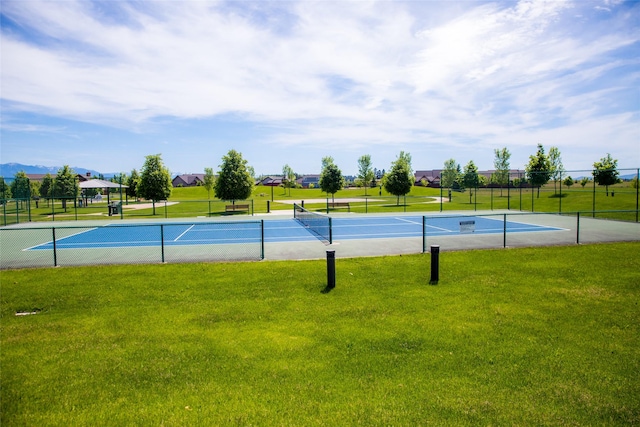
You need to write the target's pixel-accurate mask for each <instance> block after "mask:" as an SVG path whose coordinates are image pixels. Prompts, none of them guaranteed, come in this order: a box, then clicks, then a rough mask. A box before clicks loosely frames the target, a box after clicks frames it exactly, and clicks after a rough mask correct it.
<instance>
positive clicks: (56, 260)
mask: <svg viewBox="0 0 640 427" xmlns="http://www.w3.org/2000/svg"><path fill="white" fill-rule="evenodd" d="M51 232H52V234H53V266H54V267H57V266H58V253H57V252H56V228H55V227H51Z"/></svg>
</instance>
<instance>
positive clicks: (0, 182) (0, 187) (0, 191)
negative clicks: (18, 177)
mask: <svg viewBox="0 0 640 427" xmlns="http://www.w3.org/2000/svg"><path fill="white" fill-rule="evenodd" d="M0 198H1V199H2V200H7V199H10V198H11V187H10V186H8V185H7V183H6V182H4V178H2V177H0Z"/></svg>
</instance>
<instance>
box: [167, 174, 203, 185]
mask: <svg viewBox="0 0 640 427" xmlns="http://www.w3.org/2000/svg"><path fill="white" fill-rule="evenodd" d="M176 179H180V180H182V181H183V182H184V183H185V184H187V185H191V184H193V183H194V182H196V181H200V182H204V174H203V173H185V174H182V175H178V176H176V177H175V178H173V181H175V180H176Z"/></svg>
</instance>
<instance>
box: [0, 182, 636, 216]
mask: <svg viewBox="0 0 640 427" xmlns="http://www.w3.org/2000/svg"><path fill="white" fill-rule="evenodd" d="M609 190H610V193H609V195H607V193H606V191H605V188H603V187H596V189H595V192H594V189H593V187H592V186H587V187H585V188H582V187H580V186H577V185H574V186H573V187H572V188H571V189H567V188H566V187H563V189H562V197H560V188H559V187H558V188H554V186H553V184H547V185H546V186H545V187H543V188H542V191H541V192H540V195H539V196H538V193H537V189H536V190H533V191H532V190H531V189H528V188H523V189H518V188H516V189H513V188H512V189H510V190H509V191H507V189H502V191H501V190H500V189H498V188H495V189H491V188H482V189H479V190H478V191H477V192H476V191H475V190H473V192H472V195H471V198H470V197H469V193H470V191H469V190H467V191H465V192H463V193H457V192H453V193H452V198H451V201H449V198H448V191H447V190H446V189H444V190H442V192H441V190H440V189H438V188H427V187H420V186H415V187H413V188H412V190H411V192H410V193H409V194H408V195H407V197H406V198H405V197H401V198H400V199H398V198H396V197H395V196H392V195H390V194H388V193H386V192H385V191H384V190H381V189H379V188H369V189H367V190H366V195H365V189H363V188H350V189H344V190H341V191H338V192H337V193H336V194H335V195H334V197H335V198H336V200H340V199H343V200H344V199H360V200H361V201H352V202H350V211H351V212H357V213H386V212H439V211H440V210H442V211H460V210H483V211H484V210H499V209H511V210H518V211H528V212H563V213H567V212H577V211H580V212H592V211H594V210H595V211H606V213H599V214H598V216H599V217H605V218H611V219H619V220H625V221H636V219H637V214H636V212H635V211H636V209H637V198H638V193H637V190H636V189H634V188H632V187H631V184H630V183H629V182H623V183H620V184H616V185H614V186H611V187H610V188H609ZM611 192H613V193H614V194H613V195H612V194H611ZM380 193H381V194H380ZM594 195H595V200H594ZM441 196H443V198H444V201H443V202H442V203H440V197H441ZM119 197H120V195H119V193H114V194H113V195H112V198H113V200H115V201H118V200H119ZM317 199H321V200H323V201H322V202H311V203H309V201H311V200H317ZM326 199H327V194H326V193H323V192H322V191H321V190H320V189H318V188H315V189H284V188H281V187H275V188H272V187H263V186H259V187H255V188H254V191H253V195H252V197H251V199H250V200H249V203H250V204H251V206H252V211H253V212H254V213H265V212H267V209H270V210H271V211H275V210H292V205H291V203H292V202H293V201H299V200H306V201H307V202H308V203H306V204H305V207H307V208H308V209H312V210H318V211H323V212H326V209H327V203H326ZM365 199H367V201H366V202H365V201H363V200H365ZM169 202H177V203H175V204H170V205H167V206H165V204H164V203H163V202H158V203H157V204H156V211H155V214H154V213H153V209H152V208H143V209H138V207H139V203H136V202H134V201H129V202H128V203H127V204H126V206H125V208H124V218H125V219H151V218H189V217H191V218H193V217H198V216H200V217H212V216H220V215H225V214H226V212H225V206H226V205H228V204H229V202H225V201H221V200H217V199H215V198H212V199H210V198H209V194H208V193H207V191H206V189H205V188H204V187H189V188H174V189H173V192H172V194H171V197H170V199H169ZM145 203H147V202H145ZM243 203H247V202H243ZM267 204H269V206H267ZM134 207H135V209H134ZM335 211H336V212H343V211H344V210H343V209H336V210H335ZM610 211H627V212H610ZM237 214H238V213H237ZM240 214H242V215H246V214H244V213H240ZM0 216H1V219H0V224H7V225H8V224H13V223H16V222H28V221H32V222H34V221H36V222H37V221H63V220H95V219H109V218H111V219H119V218H120V215H116V216H113V217H109V216H108V215H107V206H106V202H103V203H90V204H88V205H87V206H83V207H74V206H73V203H72V201H70V202H69V203H68V206H67V207H66V209H64V208H63V207H62V204H61V203H60V201H56V202H54V204H53V206H52V205H51V204H48V203H47V202H46V201H40V203H39V205H38V207H36V206H35V202H33V201H32V202H31V206H30V207H28V206H27V204H26V203H25V202H22V203H20V204H19V205H16V203H15V202H9V203H7V204H4V205H2V211H1V212H0Z"/></svg>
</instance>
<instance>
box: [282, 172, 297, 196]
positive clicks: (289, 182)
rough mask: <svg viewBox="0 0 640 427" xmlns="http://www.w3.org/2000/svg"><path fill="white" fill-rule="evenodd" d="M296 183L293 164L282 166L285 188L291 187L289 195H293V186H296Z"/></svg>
mask: <svg viewBox="0 0 640 427" xmlns="http://www.w3.org/2000/svg"><path fill="white" fill-rule="evenodd" d="M295 183H296V173H295V172H294V171H293V169H292V168H291V166H289V165H284V166H283V167H282V184H283V185H284V187H285V188H289V196H291V187H292V186H295Z"/></svg>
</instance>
